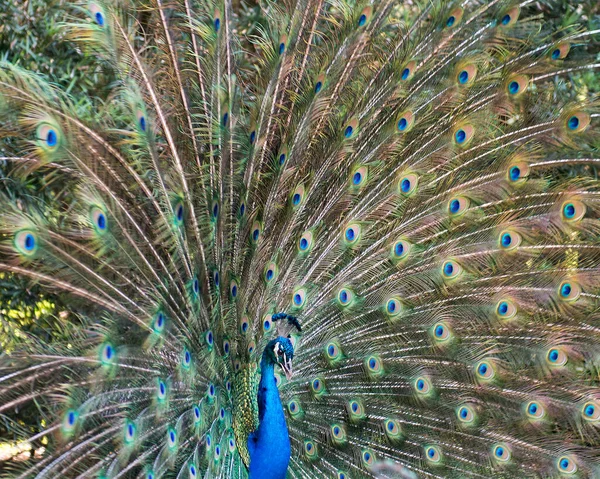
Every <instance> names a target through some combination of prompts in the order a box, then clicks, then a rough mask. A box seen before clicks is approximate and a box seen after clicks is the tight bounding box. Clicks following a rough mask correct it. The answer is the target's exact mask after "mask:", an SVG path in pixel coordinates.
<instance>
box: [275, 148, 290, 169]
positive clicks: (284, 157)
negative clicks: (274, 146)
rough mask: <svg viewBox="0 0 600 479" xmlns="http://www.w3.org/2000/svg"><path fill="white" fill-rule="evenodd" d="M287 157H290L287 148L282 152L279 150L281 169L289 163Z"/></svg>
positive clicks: (278, 157)
mask: <svg viewBox="0 0 600 479" xmlns="http://www.w3.org/2000/svg"><path fill="white" fill-rule="evenodd" d="M287 157H288V149H287V147H285V146H284V147H283V148H282V149H281V150H279V153H278V154H277V164H278V165H279V167H280V168H281V167H283V165H285V163H286V161H287Z"/></svg>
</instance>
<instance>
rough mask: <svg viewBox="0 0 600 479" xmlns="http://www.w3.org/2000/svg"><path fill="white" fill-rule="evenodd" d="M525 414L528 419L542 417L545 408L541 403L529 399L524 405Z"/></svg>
mask: <svg viewBox="0 0 600 479" xmlns="http://www.w3.org/2000/svg"><path fill="white" fill-rule="evenodd" d="M525 414H527V417H528V418H530V419H534V420H535V419H542V418H543V417H544V416H545V414H546V410H545V409H544V406H543V405H542V404H541V403H539V402H537V401H530V402H528V403H527V404H526V405H525Z"/></svg>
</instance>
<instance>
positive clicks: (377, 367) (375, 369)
mask: <svg viewBox="0 0 600 479" xmlns="http://www.w3.org/2000/svg"><path fill="white" fill-rule="evenodd" d="M364 367H365V371H367V373H368V374H369V376H370V377H371V378H375V377H379V376H381V375H382V374H383V363H382V362H381V358H380V357H379V356H376V355H369V356H367V357H366V358H365V362H364Z"/></svg>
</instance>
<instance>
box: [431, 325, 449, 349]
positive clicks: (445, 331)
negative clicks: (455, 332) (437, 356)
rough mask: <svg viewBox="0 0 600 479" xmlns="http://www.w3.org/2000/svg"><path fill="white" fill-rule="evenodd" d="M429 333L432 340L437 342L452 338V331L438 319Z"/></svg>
mask: <svg viewBox="0 0 600 479" xmlns="http://www.w3.org/2000/svg"><path fill="white" fill-rule="evenodd" d="M430 334H431V336H432V338H433V339H434V341H435V342H436V343H438V344H441V343H445V342H447V341H448V340H450V339H451V338H452V332H451V330H450V328H449V327H448V325H447V324H446V323H445V322H443V321H440V322H438V323H436V324H434V325H433V327H432V328H431V331H430Z"/></svg>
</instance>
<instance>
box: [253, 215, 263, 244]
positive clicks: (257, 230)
mask: <svg viewBox="0 0 600 479" xmlns="http://www.w3.org/2000/svg"><path fill="white" fill-rule="evenodd" d="M261 233H262V223H261V222H260V221H255V222H254V223H252V228H250V241H251V242H252V244H254V245H256V244H257V243H258V241H259V239H260V235H261Z"/></svg>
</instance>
